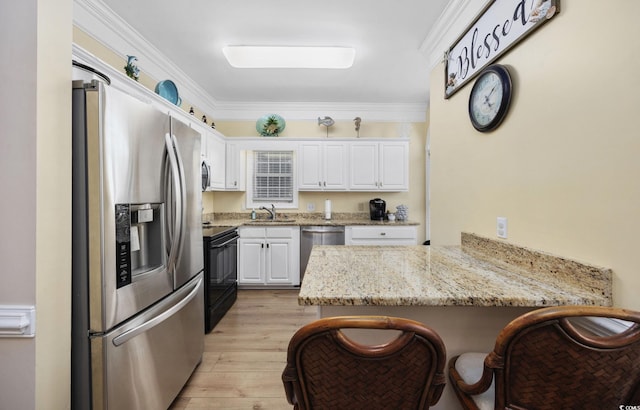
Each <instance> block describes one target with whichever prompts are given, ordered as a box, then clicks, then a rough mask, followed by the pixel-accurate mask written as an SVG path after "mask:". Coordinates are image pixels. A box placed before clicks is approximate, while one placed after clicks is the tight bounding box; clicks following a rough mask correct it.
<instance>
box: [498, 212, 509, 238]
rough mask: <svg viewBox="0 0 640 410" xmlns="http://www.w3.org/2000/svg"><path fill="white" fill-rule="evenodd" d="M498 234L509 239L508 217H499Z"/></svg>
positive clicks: (499, 236)
mask: <svg viewBox="0 0 640 410" xmlns="http://www.w3.org/2000/svg"><path fill="white" fill-rule="evenodd" d="M496 235H498V238H503V239H507V218H506V217H504V216H499V217H498V220H497V224H496Z"/></svg>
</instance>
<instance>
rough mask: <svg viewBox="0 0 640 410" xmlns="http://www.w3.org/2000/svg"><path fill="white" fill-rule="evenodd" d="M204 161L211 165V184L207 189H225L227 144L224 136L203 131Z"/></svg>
mask: <svg viewBox="0 0 640 410" xmlns="http://www.w3.org/2000/svg"><path fill="white" fill-rule="evenodd" d="M202 139H203V141H202V147H203V154H204V155H203V162H205V163H206V165H207V166H208V167H209V184H208V186H207V188H206V189H205V190H206V191H215V190H223V189H225V171H226V165H225V161H226V155H227V151H226V144H225V141H224V138H222V137H220V136H218V135H216V134H215V133H213V132H211V131H209V130H205V131H203V132H202Z"/></svg>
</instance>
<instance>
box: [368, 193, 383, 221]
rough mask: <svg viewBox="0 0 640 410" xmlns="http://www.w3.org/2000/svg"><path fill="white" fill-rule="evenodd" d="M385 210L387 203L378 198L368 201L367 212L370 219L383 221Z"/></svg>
mask: <svg viewBox="0 0 640 410" xmlns="http://www.w3.org/2000/svg"><path fill="white" fill-rule="evenodd" d="M386 212H387V203H386V202H385V201H383V200H382V199H380V198H375V199H372V200H371V201H369V213H370V214H371V220H372V221H384V216H385V213H386Z"/></svg>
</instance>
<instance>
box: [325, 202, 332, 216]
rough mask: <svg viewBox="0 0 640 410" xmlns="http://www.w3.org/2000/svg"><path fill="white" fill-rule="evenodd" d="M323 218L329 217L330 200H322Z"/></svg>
mask: <svg viewBox="0 0 640 410" xmlns="http://www.w3.org/2000/svg"><path fill="white" fill-rule="evenodd" d="M324 219H331V200H330V199H327V200H325V201H324Z"/></svg>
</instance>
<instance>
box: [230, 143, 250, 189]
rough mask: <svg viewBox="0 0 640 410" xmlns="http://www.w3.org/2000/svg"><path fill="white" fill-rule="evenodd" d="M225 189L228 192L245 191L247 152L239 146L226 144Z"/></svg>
mask: <svg viewBox="0 0 640 410" xmlns="http://www.w3.org/2000/svg"><path fill="white" fill-rule="evenodd" d="M226 152H227V156H226V172H225V180H226V182H225V188H226V190H227V191H244V190H245V174H246V170H245V166H246V162H245V152H244V151H242V150H241V149H240V147H239V146H238V144H235V143H229V142H227V143H226Z"/></svg>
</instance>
